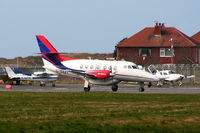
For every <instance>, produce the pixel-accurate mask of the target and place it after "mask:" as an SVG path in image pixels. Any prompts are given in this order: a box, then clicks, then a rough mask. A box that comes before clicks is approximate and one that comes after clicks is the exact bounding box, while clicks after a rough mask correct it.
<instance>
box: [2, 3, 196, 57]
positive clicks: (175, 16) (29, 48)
mask: <svg viewBox="0 0 200 133" xmlns="http://www.w3.org/2000/svg"><path fill="white" fill-rule="evenodd" d="M199 6H200V0H166V1H163V0H0V46H1V47H0V49H1V50H0V57H3V58H15V57H26V56H33V55H34V53H37V52H39V49H38V45H37V41H36V37H35V35H44V36H46V38H47V39H48V40H49V41H50V42H51V43H52V44H53V45H54V47H55V48H56V49H57V50H58V51H59V52H66V53H112V52H113V51H114V48H115V45H116V44H117V43H118V42H119V41H120V40H122V39H123V38H125V37H130V36H132V35H134V34H135V33H137V32H139V31H140V30H142V29H144V28H145V27H153V26H154V25H155V22H161V23H165V26H167V27H176V28H177V29H179V30H180V31H182V32H183V33H185V34H186V35H188V36H192V35H193V34H195V33H197V32H198V31H200V15H199V12H200V8H199Z"/></svg>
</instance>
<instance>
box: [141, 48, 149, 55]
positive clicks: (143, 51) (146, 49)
mask: <svg viewBox="0 0 200 133" xmlns="http://www.w3.org/2000/svg"><path fill="white" fill-rule="evenodd" d="M139 56H151V49H150V48H140V49H139Z"/></svg>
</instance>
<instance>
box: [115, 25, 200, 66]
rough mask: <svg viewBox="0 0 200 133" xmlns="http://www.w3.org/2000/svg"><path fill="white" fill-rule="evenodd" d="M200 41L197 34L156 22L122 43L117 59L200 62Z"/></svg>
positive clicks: (144, 62)
mask: <svg viewBox="0 0 200 133" xmlns="http://www.w3.org/2000/svg"><path fill="white" fill-rule="evenodd" d="M199 34H200V33H199ZM199 36H200V35H199ZM196 38H198V39H196ZM197 40H199V42H200V38H199V37H197V36H196V37H195V36H194V37H193V39H192V38H190V37H188V36H187V35H185V34H184V33H182V32H181V31H179V30H177V29H176V28H174V27H165V26H164V24H161V23H156V25H155V27H147V28H144V29H143V30H141V31H140V32H138V33H136V34H135V35H133V36H131V37H130V38H126V39H123V40H122V41H121V42H119V43H118V44H117V45H116V54H117V59H118V60H121V59H124V60H128V61H132V62H135V63H137V64H141V65H149V64H194V63H199V62H200V60H199V57H200V52H199V46H200V43H199V44H198V43H197V42H198V41H197Z"/></svg>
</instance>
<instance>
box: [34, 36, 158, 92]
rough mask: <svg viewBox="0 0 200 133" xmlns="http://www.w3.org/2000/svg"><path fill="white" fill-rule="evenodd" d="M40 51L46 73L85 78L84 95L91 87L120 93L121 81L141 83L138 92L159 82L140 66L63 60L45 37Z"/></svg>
mask: <svg viewBox="0 0 200 133" xmlns="http://www.w3.org/2000/svg"><path fill="white" fill-rule="evenodd" d="M36 38H37V41H38V45H39V48H40V51H41V53H40V54H41V55H42V60H43V63H44V66H43V67H44V68H45V69H46V71H47V72H52V73H57V74H64V75H67V76H71V77H78V78H82V79H83V80H84V81H85V83H84V91H90V85H92V84H94V85H111V86H112V90H113V91H117V90H118V83H119V82H121V81H132V82H139V83H140V88H139V91H140V92H142V91H144V82H154V81H158V80H159V79H158V78H157V77H156V76H154V75H153V74H151V73H149V72H147V71H143V70H140V69H139V68H138V66H137V65H136V64H134V63H132V62H127V61H108V60H91V59H71V58H67V57H64V56H62V55H61V54H60V53H58V52H57V50H56V49H55V48H54V47H53V46H52V45H51V44H50V42H49V41H48V40H47V39H46V38H45V37H44V36H42V35H37V36H36Z"/></svg>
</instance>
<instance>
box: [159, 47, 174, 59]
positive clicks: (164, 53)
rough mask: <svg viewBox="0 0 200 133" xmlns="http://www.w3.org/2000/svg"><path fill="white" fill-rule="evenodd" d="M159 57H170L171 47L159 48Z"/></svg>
mask: <svg viewBox="0 0 200 133" xmlns="http://www.w3.org/2000/svg"><path fill="white" fill-rule="evenodd" d="M160 57H172V50H171V48H160Z"/></svg>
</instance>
